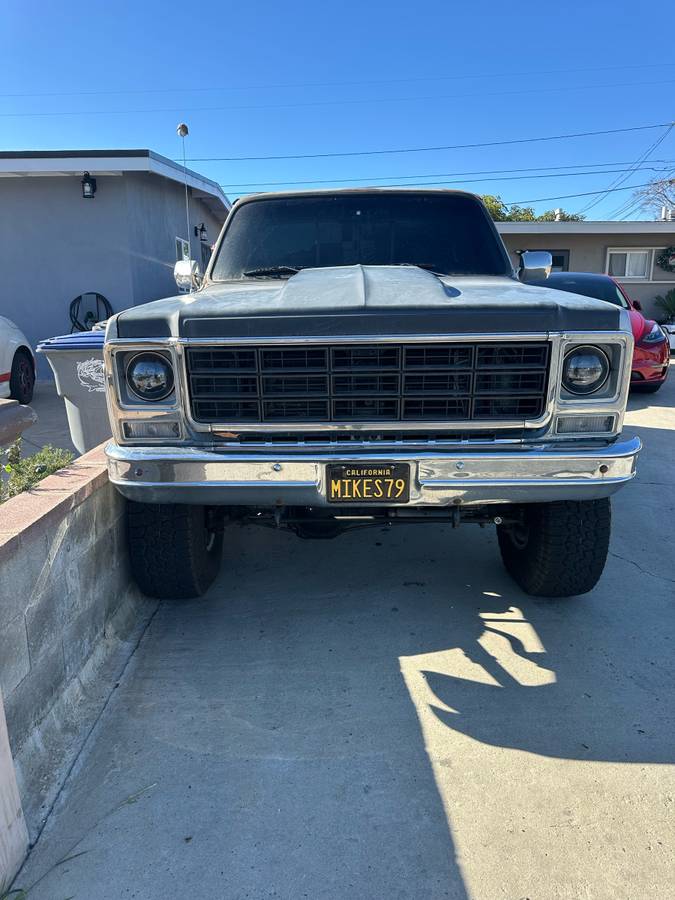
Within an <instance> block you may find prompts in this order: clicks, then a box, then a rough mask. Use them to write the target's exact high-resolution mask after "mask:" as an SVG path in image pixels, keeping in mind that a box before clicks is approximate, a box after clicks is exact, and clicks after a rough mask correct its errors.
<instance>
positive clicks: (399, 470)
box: [326, 463, 410, 503]
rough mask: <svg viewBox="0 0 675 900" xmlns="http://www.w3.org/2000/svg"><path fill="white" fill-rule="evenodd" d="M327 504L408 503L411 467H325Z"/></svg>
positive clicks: (394, 465)
mask: <svg viewBox="0 0 675 900" xmlns="http://www.w3.org/2000/svg"><path fill="white" fill-rule="evenodd" d="M326 481H327V487H328V500H329V502H330V503H407V502H408V500H409V499H410V466H409V465H408V464H407V463H395V464H392V465H388V464H385V465H379V464H377V463H372V464H371V465H358V466H354V465H339V466H327V467H326Z"/></svg>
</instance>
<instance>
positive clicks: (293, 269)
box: [243, 266, 303, 278]
mask: <svg viewBox="0 0 675 900" xmlns="http://www.w3.org/2000/svg"><path fill="white" fill-rule="evenodd" d="M302 268H303V266H262V267H261V268H260V269H249V270H248V272H244V273H243V274H244V275H245V276H246V277H247V278H255V276H256V275H260V276H267V277H268V278H284V277H285V276H287V275H288V276H290V275H295V274H296V273H297V272H299V271H300V269H302Z"/></svg>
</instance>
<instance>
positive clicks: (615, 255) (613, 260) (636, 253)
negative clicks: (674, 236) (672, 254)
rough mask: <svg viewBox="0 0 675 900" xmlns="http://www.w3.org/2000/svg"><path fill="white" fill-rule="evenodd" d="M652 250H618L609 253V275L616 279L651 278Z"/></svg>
mask: <svg viewBox="0 0 675 900" xmlns="http://www.w3.org/2000/svg"><path fill="white" fill-rule="evenodd" d="M651 259H652V251H651V250H624V249H616V250H609V251H608V252H607V274H608V275H614V277H615V278H643V279H645V280H646V279H648V278H649V270H650V267H651Z"/></svg>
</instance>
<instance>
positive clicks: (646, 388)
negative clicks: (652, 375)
mask: <svg viewBox="0 0 675 900" xmlns="http://www.w3.org/2000/svg"><path fill="white" fill-rule="evenodd" d="M664 384H665V381H657V382H653V381H652V382H651V383H649V382H647V384H641V383H640V382H638V383H637V384H634V385H633V386H632V387H631V390H632V391H635V393H636V394H655V393H656V392H657V391H658V390H660V389H661V388H662V387H663V385H664Z"/></svg>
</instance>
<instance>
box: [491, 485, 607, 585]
mask: <svg viewBox="0 0 675 900" xmlns="http://www.w3.org/2000/svg"><path fill="white" fill-rule="evenodd" d="M522 509H523V527H522V528H513V527H510V526H507V525H498V526H497V539H498V541H499V549H500V551H501V554H502V560H503V562H504V565H505V567H506V570H507V572H508V573H509V575H510V576H511V577H512V578H513V580H514V581H515V582H516V584H518V586H519V587H521V588H522V589H523V590H524V591H525V592H526V593H527V594H531V595H532V596H534V597H573V596H576V595H577V594H585V593H587V592H588V591H590V590H592V589H593V588H594V587H595V585H596V584H597V583H598V580H599V578H600V576H601V575H602V571H603V569H604V567H605V562H606V560H607V551H608V548H609V535H610V530H611V508H610V503H609V499H603V500H564V501H560V502H556V503H531V504H526V505H524V506H523V508H522Z"/></svg>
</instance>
